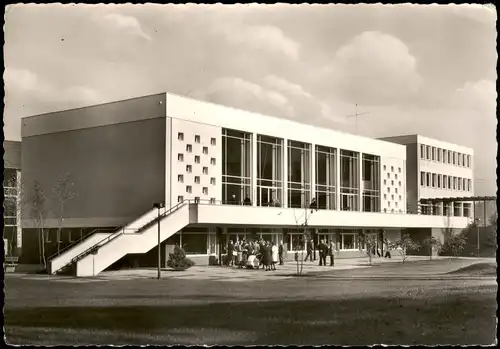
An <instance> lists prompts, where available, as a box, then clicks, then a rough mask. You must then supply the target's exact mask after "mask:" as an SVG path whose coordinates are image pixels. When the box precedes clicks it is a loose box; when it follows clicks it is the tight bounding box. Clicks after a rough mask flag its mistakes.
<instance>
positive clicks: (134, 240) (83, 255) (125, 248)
mask: <svg viewBox="0 0 500 349" xmlns="http://www.w3.org/2000/svg"><path fill="white" fill-rule="evenodd" d="M158 222H159V224H160V229H161V230H160V240H161V241H162V242H163V241H165V240H166V239H168V238H169V237H170V236H172V235H174V234H175V233H177V232H178V231H179V230H181V229H182V228H184V227H185V226H186V225H188V224H189V201H188V200H185V201H183V202H181V203H179V204H177V205H176V206H173V207H172V208H170V209H167V210H165V211H164V212H163V213H161V214H160V216H158V210H157V209H156V208H155V209H152V210H151V211H149V212H147V213H145V214H144V215H142V216H141V217H139V218H137V219H136V220H134V221H133V222H131V223H129V224H127V225H126V226H124V227H122V228H121V229H119V230H117V231H115V232H114V233H96V234H94V235H93V236H91V237H89V238H87V239H86V240H84V241H82V242H81V243H80V244H77V245H76V246H73V247H72V248H70V249H68V250H67V251H65V252H64V253H63V254H60V255H59V256H57V257H55V258H54V259H51V260H50V261H49V266H50V273H51V274H54V273H56V272H57V271H59V270H62V269H63V268H64V269H66V270H67V269H72V270H73V271H74V275H76V276H79V277H80V276H81V277H84V276H95V275H97V274H99V273H100V272H101V271H103V270H104V269H106V268H107V267H109V266H110V265H111V264H113V263H114V262H116V261H117V260H119V259H120V258H122V257H123V256H125V255H127V254H129V253H146V252H148V251H149V250H151V249H152V248H154V247H155V246H157V245H158Z"/></svg>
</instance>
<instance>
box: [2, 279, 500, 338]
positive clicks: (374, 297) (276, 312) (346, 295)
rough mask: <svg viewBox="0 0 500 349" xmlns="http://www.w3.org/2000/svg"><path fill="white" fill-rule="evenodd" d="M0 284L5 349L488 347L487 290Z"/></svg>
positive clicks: (492, 298) (491, 330)
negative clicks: (99, 347)
mask: <svg viewBox="0 0 500 349" xmlns="http://www.w3.org/2000/svg"><path fill="white" fill-rule="evenodd" d="M446 283H447V285H443V281H431V280H429V281H418V282H415V281H342V282H341V281H335V280H312V279H308V280H304V279H301V280H286V281H266V282H260V281H254V282H248V283H229V282H227V283H226V282H213V281H193V280H174V279H170V280H160V281H158V280H147V279H146V280H132V281H106V282H91V283H60V282H53V281H39V280H36V281H35V280H20V279H7V280H6V302H5V303H6V306H5V310H4V314H5V332H6V338H7V342H8V343H11V344H39V345H55V344H67V345H75V344H181V345H182V344H186V345H188V344H207V345H215V344H221V345H224V344H225V345H235V344H241V345H256V344H261V345H265V344H282V345H287V344H299V345H300V344H311V345H318V344H338V345H370V344H377V343H382V344H427V345H433V344H452V345H453V344H455V345H456V344H462V345H466V344H493V343H494V342H495V335H496V291H497V287H496V285H494V284H492V283H491V282H490V283H489V285H488V284H483V285H479V284H475V283H474V282H473V281H451V283H450V281H446Z"/></svg>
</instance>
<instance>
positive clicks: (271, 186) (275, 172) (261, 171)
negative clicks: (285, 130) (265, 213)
mask: <svg viewBox="0 0 500 349" xmlns="http://www.w3.org/2000/svg"><path fill="white" fill-rule="evenodd" d="M282 144H283V140H282V139H279V138H274V137H268V136H261V135H258V136H257V205H258V206H277V207H281V205H282V202H283V196H282V195H283V169H282Z"/></svg>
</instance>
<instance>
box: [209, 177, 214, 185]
mask: <svg viewBox="0 0 500 349" xmlns="http://www.w3.org/2000/svg"><path fill="white" fill-rule="evenodd" d="M210 184H211V185H215V178H213V177H212V178H210Z"/></svg>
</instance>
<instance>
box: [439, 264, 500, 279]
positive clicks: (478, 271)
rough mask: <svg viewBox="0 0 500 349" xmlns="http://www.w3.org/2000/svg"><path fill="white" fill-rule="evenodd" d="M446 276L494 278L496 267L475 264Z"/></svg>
mask: <svg viewBox="0 0 500 349" xmlns="http://www.w3.org/2000/svg"><path fill="white" fill-rule="evenodd" d="M448 274H453V275H468V276H469V275H470V276H496V275H497V267H496V265H495V264H494V263H476V264H472V265H468V266H466V267H463V268H460V269H457V270H454V271H452V272H450V273H448Z"/></svg>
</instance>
